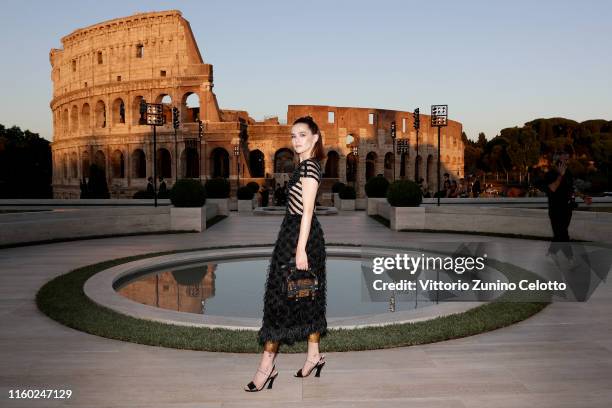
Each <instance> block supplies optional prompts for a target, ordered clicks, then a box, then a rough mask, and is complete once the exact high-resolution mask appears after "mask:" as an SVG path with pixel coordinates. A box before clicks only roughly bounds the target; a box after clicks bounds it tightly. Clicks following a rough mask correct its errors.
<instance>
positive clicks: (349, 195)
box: [339, 186, 357, 200]
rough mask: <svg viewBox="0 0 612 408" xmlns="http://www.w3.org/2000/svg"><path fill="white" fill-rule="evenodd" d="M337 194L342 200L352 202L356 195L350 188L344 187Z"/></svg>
mask: <svg viewBox="0 0 612 408" xmlns="http://www.w3.org/2000/svg"><path fill="white" fill-rule="evenodd" d="M339 194H340V198H341V199H343V200H354V199H355V198H356V197H357V193H356V192H355V189H354V188H353V187H352V186H344V187H343V188H342V190H340V192H339Z"/></svg>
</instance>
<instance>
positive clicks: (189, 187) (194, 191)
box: [170, 179, 206, 207]
mask: <svg viewBox="0 0 612 408" xmlns="http://www.w3.org/2000/svg"><path fill="white" fill-rule="evenodd" d="M170 201H171V202H172V204H173V205H174V206H175V207H202V206H203V205H204V204H206V189H205V188H204V186H203V185H202V183H201V182H200V181H199V180H194V179H180V180H178V181H177V182H176V183H174V185H173V186H172V189H170Z"/></svg>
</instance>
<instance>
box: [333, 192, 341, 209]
mask: <svg viewBox="0 0 612 408" xmlns="http://www.w3.org/2000/svg"><path fill="white" fill-rule="evenodd" d="M332 204H333V206H334V207H336V208H337V209H340V193H332Z"/></svg>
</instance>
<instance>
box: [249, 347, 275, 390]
mask: <svg viewBox="0 0 612 408" xmlns="http://www.w3.org/2000/svg"><path fill="white" fill-rule="evenodd" d="M278 348H279V342H277V341H270V340H268V341H266V342H265V343H264V351H263V354H262V355H261V361H260V362H259V369H258V370H257V372H256V373H255V377H253V382H254V383H255V385H256V386H257V388H261V386H262V385H263V383H264V382H265V381H266V379H267V378H268V376H267V375H265V374H264V373H270V370H272V366H274V359H275V357H276V355H277V353H278ZM260 370H261V371H260ZM262 371H263V372H262Z"/></svg>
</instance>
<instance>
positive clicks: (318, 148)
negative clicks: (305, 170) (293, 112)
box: [293, 115, 325, 161]
mask: <svg viewBox="0 0 612 408" xmlns="http://www.w3.org/2000/svg"><path fill="white" fill-rule="evenodd" d="M298 123H304V124H306V125H308V128H309V129H310V131H311V132H312V134H313V135H317V134H318V135H319V139H317V142H316V143H315V146H314V149H312V156H313V157H314V158H316V159H317V160H318V161H321V160H323V159H324V158H325V152H324V151H323V135H321V131H320V130H319V125H317V124H316V123H315V121H314V120H313V119H312V116H310V115H309V116H303V117H301V118H298V119H296V120H295V122H293V124H294V125H295V124H298Z"/></svg>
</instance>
